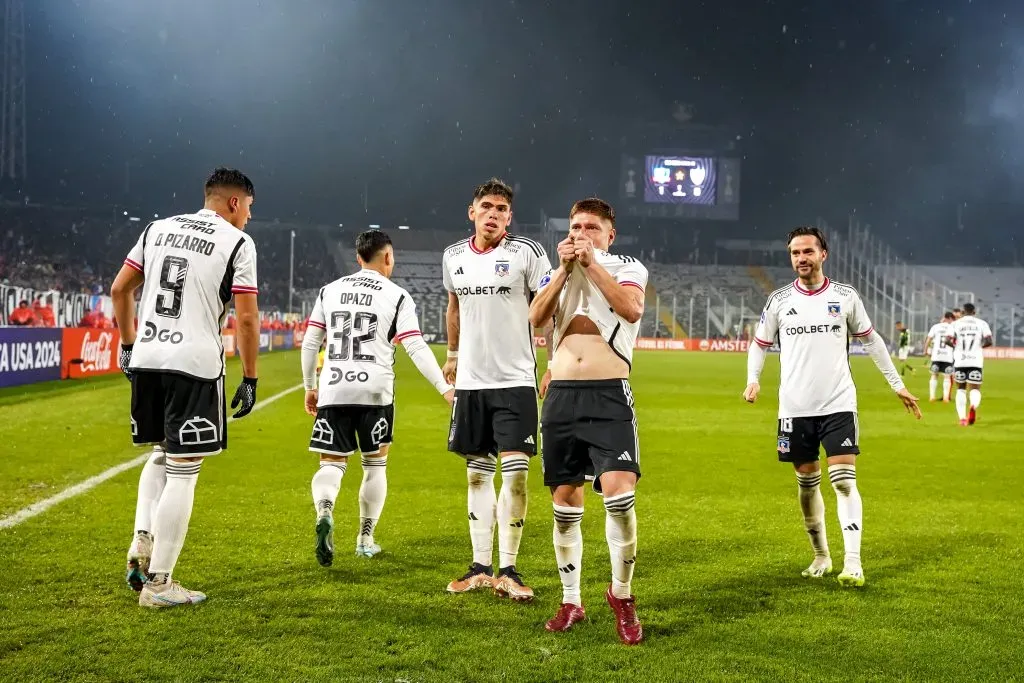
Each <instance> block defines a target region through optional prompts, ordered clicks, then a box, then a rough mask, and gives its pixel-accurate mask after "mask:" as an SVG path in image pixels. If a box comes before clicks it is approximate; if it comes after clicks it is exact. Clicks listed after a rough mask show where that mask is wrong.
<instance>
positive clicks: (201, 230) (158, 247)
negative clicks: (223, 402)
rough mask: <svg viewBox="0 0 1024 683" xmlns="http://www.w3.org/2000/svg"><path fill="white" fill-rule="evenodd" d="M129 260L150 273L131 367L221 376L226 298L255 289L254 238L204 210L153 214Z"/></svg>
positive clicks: (145, 273) (144, 287) (211, 377)
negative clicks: (166, 215) (158, 216)
mask: <svg viewBox="0 0 1024 683" xmlns="http://www.w3.org/2000/svg"><path fill="white" fill-rule="evenodd" d="M124 262H125V264H126V265H128V266H130V267H132V268H134V269H136V270H138V271H139V272H140V273H142V274H143V276H144V277H145V282H144V283H143V285H142V296H141V298H140V299H139V307H138V313H137V315H138V321H139V322H138V324H139V331H138V336H137V338H136V340H135V347H134V349H133V350H132V360H131V365H130V367H131V368H132V369H133V370H143V371H144V370H157V371H161V372H173V373H176V374H180V375H185V376H188V377H194V378H196V379H202V380H214V379H219V378H220V377H222V376H223V375H224V344H223V340H222V338H221V326H222V325H223V323H224V319H225V317H226V315H227V306H228V302H230V301H231V297H232V295H233V294H256V293H257V292H258V289H257V284H256V247H255V245H254V244H253V241H252V238H251V237H249V236H248V235H246V234H245V233H244V232H242V231H241V230H239V229H237V228H235V227H234V226H233V225H231V224H230V223H228V222H227V221H226V220H224V219H223V218H221V217H220V216H219V215H217V214H216V213H215V212H213V211H209V210H207V209H204V210H202V211H200V212H199V213H193V214H184V215H181V216H172V217H170V218H164V219H161V220H158V221H153V222H152V223H150V224H149V225H148V226H146V229H145V230H143V231H142V235H141V236H140V237H139V241H138V242H137V243H136V244H135V246H134V247H132V249H131V251H129V252H128V258H126V259H125V261H124Z"/></svg>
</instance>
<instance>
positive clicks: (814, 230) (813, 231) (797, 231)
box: [786, 225, 828, 251]
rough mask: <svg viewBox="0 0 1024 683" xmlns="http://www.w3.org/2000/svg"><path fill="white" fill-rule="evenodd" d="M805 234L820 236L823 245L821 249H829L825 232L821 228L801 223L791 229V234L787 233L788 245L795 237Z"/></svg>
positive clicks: (819, 242) (819, 241)
mask: <svg viewBox="0 0 1024 683" xmlns="http://www.w3.org/2000/svg"><path fill="white" fill-rule="evenodd" d="M804 235H810V236H811V237H816V238H818V244H819V245H820V246H821V250H822V251H828V242H826V241H825V233H824V232H822V230H821V228H818V227H815V226H813V225H801V226H799V227H796V228H793V229H792V230H790V231H789V234H788V235H786V246H789V243H790V242H792V241H793V238H794V237H802V236H804Z"/></svg>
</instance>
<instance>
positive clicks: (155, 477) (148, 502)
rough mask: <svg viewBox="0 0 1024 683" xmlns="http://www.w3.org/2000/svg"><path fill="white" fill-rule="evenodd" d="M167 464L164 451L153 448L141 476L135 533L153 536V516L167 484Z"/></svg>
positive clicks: (158, 447)
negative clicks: (146, 533)
mask: <svg viewBox="0 0 1024 683" xmlns="http://www.w3.org/2000/svg"><path fill="white" fill-rule="evenodd" d="M165 463H166V456H165V455H164V449H163V448H162V447H160V446H153V452H152V453H150V454H149V460H147V461H146V464H145V465H144V466H143V467H142V474H141V475H139V497H138V500H137V501H136V503H135V533H138V532H140V531H146V532H149V533H150V534H152V532H153V516H154V514H156V506H157V504H158V503H159V502H160V496H161V494H163V492H164V485H165V484H166V483H167V469H166V467H165Z"/></svg>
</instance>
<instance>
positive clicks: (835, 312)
mask: <svg viewBox="0 0 1024 683" xmlns="http://www.w3.org/2000/svg"><path fill="white" fill-rule="evenodd" d="M828 314H829V316H830V317H832V318H838V317H839V302H838V301H829V302H828Z"/></svg>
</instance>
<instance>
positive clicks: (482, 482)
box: [466, 455, 498, 567]
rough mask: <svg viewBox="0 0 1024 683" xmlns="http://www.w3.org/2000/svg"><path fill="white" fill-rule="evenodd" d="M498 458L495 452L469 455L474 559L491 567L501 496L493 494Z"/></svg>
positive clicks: (471, 529) (468, 472)
mask: <svg viewBox="0 0 1024 683" xmlns="http://www.w3.org/2000/svg"><path fill="white" fill-rule="evenodd" d="M497 468H498V461H497V458H495V457H494V456H493V455H488V456H484V457H482V458H475V457H474V458H469V459H468V460H467V462H466V476H467V478H468V479H469V496H468V503H469V536H470V539H471V540H472V541H473V562H475V563H477V564H480V565H483V566H484V567H490V566H491V562H492V554H493V549H494V515H495V508H496V507H497V505H498V498H497V496H495V495H494V472H495V470H497Z"/></svg>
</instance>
